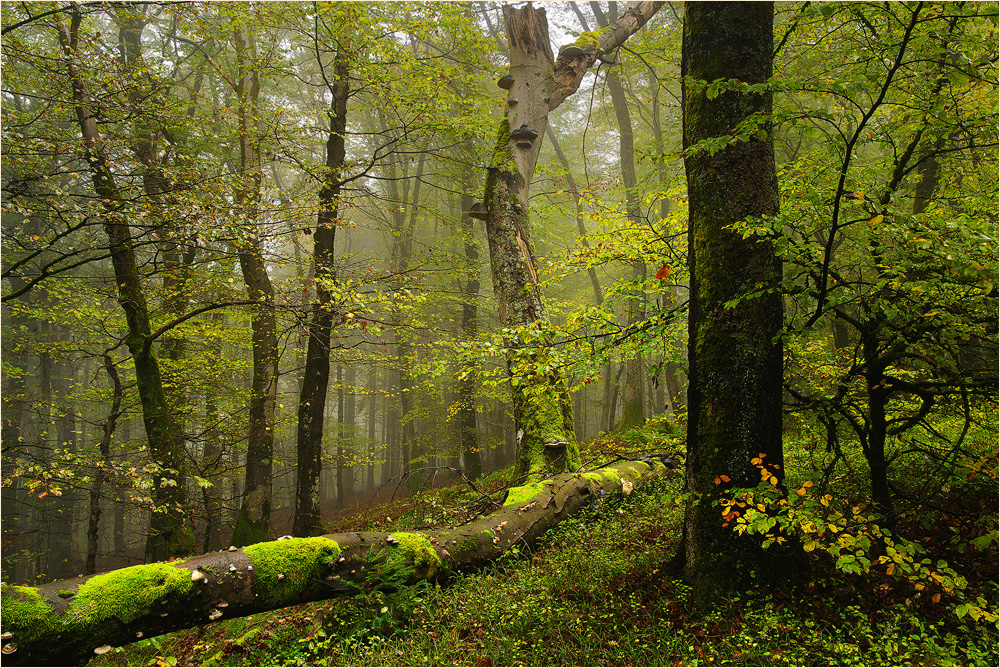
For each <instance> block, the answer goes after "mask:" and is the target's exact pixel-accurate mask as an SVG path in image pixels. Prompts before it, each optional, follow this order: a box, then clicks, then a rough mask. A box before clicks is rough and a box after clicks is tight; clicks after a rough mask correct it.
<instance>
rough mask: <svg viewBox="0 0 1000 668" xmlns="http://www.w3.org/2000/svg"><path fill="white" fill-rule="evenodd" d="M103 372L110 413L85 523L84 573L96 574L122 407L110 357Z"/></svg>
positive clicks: (105, 360) (115, 371)
mask: <svg viewBox="0 0 1000 668" xmlns="http://www.w3.org/2000/svg"><path fill="white" fill-rule="evenodd" d="M104 371H105V372H106V373H107V374H108V378H110V379H111V385H112V388H113V389H112V394H111V412H110V413H109V414H108V419H107V420H106V421H105V422H104V433H103V434H102V436H101V442H100V444H99V446H98V447H99V449H100V453H101V461H100V463H98V464H97V466H96V467H95V471H94V482H93V484H91V486H90V517H89V520H88V522H87V563H86V565H85V568H86V571H85V572H86V573H87V574H93V573H96V572H97V552H98V547H99V543H100V535H101V496H102V495H103V493H104V479H105V477H106V473H105V471H106V470H107V469H109V468H110V467H111V437H112V435H113V434H114V433H115V426H116V425H117V424H118V418H119V417H120V416H121V405H122V383H121V379H120V378H119V377H118V370H117V369H115V364H114V362H113V361H112V359H111V355H108V354H105V355H104Z"/></svg>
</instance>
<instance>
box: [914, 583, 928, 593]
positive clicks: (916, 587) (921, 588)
mask: <svg viewBox="0 0 1000 668" xmlns="http://www.w3.org/2000/svg"><path fill="white" fill-rule="evenodd" d="M913 588H914V589H916V590H917V591H923V590H924V589H925V587H924V586H923V585H922V584H920V583H919V582H918V583H917V584H915V585H913Z"/></svg>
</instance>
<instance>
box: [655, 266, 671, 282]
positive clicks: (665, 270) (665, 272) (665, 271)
mask: <svg viewBox="0 0 1000 668" xmlns="http://www.w3.org/2000/svg"><path fill="white" fill-rule="evenodd" d="M669 275H670V267H668V266H667V265H663V266H662V267H660V270H659V271H658V272H656V278H657V279H658V280H661V281H662V280H663V279H664V278H666V277H667V276H669Z"/></svg>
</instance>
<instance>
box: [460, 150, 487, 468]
mask: <svg viewBox="0 0 1000 668" xmlns="http://www.w3.org/2000/svg"><path fill="white" fill-rule="evenodd" d="M469 154H471V151H469ZM473 204H474V201H473V198H472V197H470V196H468V195H465V196H464V197H463V198H462V210H463V211H469V210H470V209H471V208H472V205H473ZM462 239H463V246H464V247H465V248H464V250H465V271H466V272H467V274H466V280H465V284H464V285H462V288H463V292H464V300H463V302H462V336H463V337H464V338H465V340H466V341H474V340H475V339H476V338H477V336H478V334H479V323H478V320H477V317H478V308H479V307H478V301H479V247H478V244H477V243H476V232H475V230H474V229H473V226H472V218H470V217H469V216H462ZM479 382H480V378H479V364H478V363H477V362H476V361H475V360H470V361H469V362H467V364H466V367H465V370H464V374H463V376H462V378H461V380H459V386H458V393H459V397H458V402H459V404H458V429H459V438H460V440H461V452H462V460H463V463H464V468H465V475H466V477H467V478H468V479H469V480H476V479H477V478H479V476H480V475H482V472H483V460H482V456H481V455H480V453H479V429H478V428H477V426H476V404H477V402H478V400H479V391H478V390H479Z"/></svg>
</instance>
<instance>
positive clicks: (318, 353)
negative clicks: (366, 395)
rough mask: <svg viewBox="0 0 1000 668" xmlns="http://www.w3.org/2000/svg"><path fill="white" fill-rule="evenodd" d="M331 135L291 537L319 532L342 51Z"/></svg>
mask: <svg viewBox="0 0 1000 668" xmlns="http://www.w3.org/2000/svg"><path fill="white" fill-rule="evenodd" d="M329 84H330V93H331V96H332V99H331V103H330V134H329V136H328V137H327V142H326V172H325V174H324V182H323V187H322V188H321V189H320V192H319V216H318V219H317V222H316V234H315V237H314V239H315V241H314V246H313V265H314V267H315V271H316V301H315V302H314V303H313V307H312V314H311V316H310V322H309V325H308V330H309V344H308V348H307V350H306V366H305V374H304V375H303V377H302V391H301V393H300V394H299V408H298V434H297V443H298V445H297V451H298V468H297V470H298V477H297V480H296V489H295V518H294V520H293V523H292V533H293V534H295V535H296V536H315V535H319V534H321V533H323V523H322V520H321V518H320V508H319V501H320V489H319V487H320V485H319V482H320V474H321V472H322V469H323V464H322V453H323V411H324V409H325V408H326V393H327V386H328V385H329V381H330V337H331V332H332V329H333V308H334V305H333V301H332V293H331V291H330V287H331V284H332V283H333V282H334V281H335V280H336V274H335V271H336V268H335V265H334V259H335V248H334V243H335V241H336V234H337V220H338V217H339V215H340V210H339V207H340V188H341V182H340V178H341V173H342V171H343V169H344V158H345V156H346V155H347V143H346V139H347V137H346V134H347V98H348V94H349V92H350V91H349V82H348V57H347V53H346V52H345V51H344V50H343V49H341V50H340V51H338V52H337V56H336V59H335V62H334V80H333V81H331V82H329Z"/></svg>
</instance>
